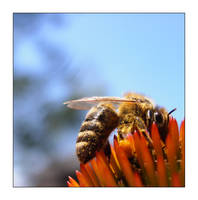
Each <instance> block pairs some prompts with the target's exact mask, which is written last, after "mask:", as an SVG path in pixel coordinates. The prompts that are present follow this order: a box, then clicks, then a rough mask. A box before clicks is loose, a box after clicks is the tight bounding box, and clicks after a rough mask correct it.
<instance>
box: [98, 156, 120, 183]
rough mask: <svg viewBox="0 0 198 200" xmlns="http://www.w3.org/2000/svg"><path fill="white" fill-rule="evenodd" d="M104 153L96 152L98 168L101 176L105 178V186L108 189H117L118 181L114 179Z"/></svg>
mask: <svg viewBox="0 0 198 200" xmlns="http://www.w3.org/2000/svg"><path fill="white" fill-rule="evenodd" d="M102 153H103V152H96V163H97V166H98V170H99V171H100V174H102V176H103V177H104V176H105V178H104V179H103V181H104V183H105V186H107V187H116V186H117V184H116V181H115V179H114V176H113V173H112V171H111V170H110V168H109V166H108V164H106V162H107V161H105V160H104V159H105V158H104V156H103V154H102Z"/></svg>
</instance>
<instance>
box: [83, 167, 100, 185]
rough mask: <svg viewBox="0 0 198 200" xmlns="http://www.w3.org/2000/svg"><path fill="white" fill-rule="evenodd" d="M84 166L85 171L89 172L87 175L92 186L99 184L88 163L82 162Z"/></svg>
mask: <svg viewBox="0 0 198 200" xmlns="http://www.w3.org/2000/svg"><path fill="white" fill-rule="evenodd" d="M84 167H85V169H86V171H87V173H88V174H89V177H90V178H91V180H92V183H93V184H94V186H100V184H99V182H98V179H97V177H96V175H95V173H94V171H93V169H92V168H91V167H90V165H89V163H86V164H84Z"/></svg>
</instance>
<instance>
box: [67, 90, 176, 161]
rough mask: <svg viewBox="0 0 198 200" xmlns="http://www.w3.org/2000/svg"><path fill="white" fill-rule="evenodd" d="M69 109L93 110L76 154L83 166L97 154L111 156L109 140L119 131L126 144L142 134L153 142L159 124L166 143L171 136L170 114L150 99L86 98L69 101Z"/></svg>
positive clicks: (130, 96)
mask: <svg viewBox="0 0 198 200" xmlns="http://www.w3.org/2000/svg"><path fill="white" fill-rule="evenodd" d="M64 104H66V105H67V106H68V107H70V108H73V109H80V110H89V109H90V110H89V112H88V113H87V115H86V117H85V120H84V121H83V123H82V125H81V128H80V131H79V134H78V137H77V141H76V153H77V156H78V159H79V161H80V162H81V163H86V162H88V161H89V160H91V159H92V158H94V157H95V155H96V151H100V150H101V149H104V152H105V153H106V154H107V155H109V154H110V145H109V142H108V137H109V135H110V134H111V132H112V131H113V130H114V129H115V128H117V129H118V139H119V140H122V139H123V138H124V137H125V136H126V135H127V134H128V133H133V132H134V131H135V130H139V131H140V132H142V133H144V135H145V137H146V138H147V140H148V141H149V142H151V143H152V140H151V138H150V136H149V132H150V131H151V125H152V123H153V122H155V123H156V125H157V127H158V130H159V133H160V137H161V139H162V141H165V139H166V135H167V133H168V122H169V115H170V114H171V113H172V112H173V111H175V110H176V109H173V110H171V111H170V112H169V113H168V112H167V111H166V109H165V108H163V107H159V106H155V105H154V103H153V102H152V101H151V100H150V99H149V98H147V97H145V96H143V95H141V94H136V93H131V92H130V93H126V94H125V95H124V97H123V98H120V97H86V98H82V99H77V100H71V101H67V102H65V103H64Z"/></svg>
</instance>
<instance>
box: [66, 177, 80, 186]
mask: <svg viewBox="0 0 198 200" xmlns="http://www.w3.org/2000/svg"><path fill="white" fill-rule="evenodd" d="M67 185H68V187H80V185H79V184H78V183H77V182H76V181H75V180H74V179H73V178H72V177H70V176H69V181H67Z"/></svg>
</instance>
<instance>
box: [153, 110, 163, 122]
mask: <svg viewBox="0 0 198 200" xmlns="http://www.w3.org/2000/svg"><path fill="white" fill-rule="evenodd" d="M154 120H155V122H156V123H157V124H162V122H163V117H162V115H161V114H160V113H158V112H155V113H154Z"/></svg>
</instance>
